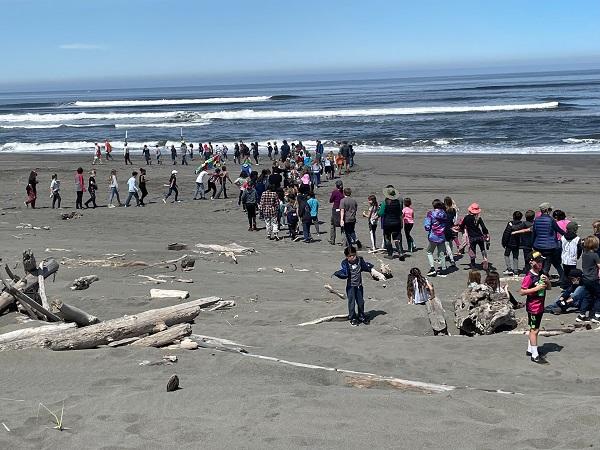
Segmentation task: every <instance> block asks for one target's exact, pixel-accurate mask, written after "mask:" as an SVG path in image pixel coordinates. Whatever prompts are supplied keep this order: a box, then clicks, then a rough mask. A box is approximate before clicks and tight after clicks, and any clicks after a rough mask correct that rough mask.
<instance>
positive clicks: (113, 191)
mask: <svg viewBox="0 0 600 450" xmlns="http://www.w3.org/2000/svg"><path fill="white" fill-rule="evenodd" d="M108 181H109V182H110V198H109V199H108V207H109V208H114V207H115V205H113V204H112V202H113V199H114V198H115V197H117V202H119V206H121V199H120V198H119V181H118V180H117V170H116V169H112V170H111V171H110V178H109V180H108Z"/></svg>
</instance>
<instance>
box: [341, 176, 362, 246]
mask: <svg viewBox="0 0 600 450" xmlns="http://www.w3.org/2000/svg"><path fill="white" fill-rule="evenodd" d="M351 196H352V189H350V188H349V187H347V188H344V198H343V199H342V200H341V201H340V226H341V227H342V229H343V230H344V234H345V235H346V246H347V247H353V246H354V245H356V247H358V248H359V249H360V248H362V244H361V243H360V241H359V240H358V239H357V238H356V231H355V230H356V212H357V211H358V203H357V202H356V200H354V199H353V198H352V197H351Z"/></svg>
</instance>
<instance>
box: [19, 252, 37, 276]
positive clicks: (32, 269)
mask: <svg viewBox="0 0 600 450" xmlns="http://www.w3.org/2000/svg"><path fill="white" fill-rule="evenodd" d="M23 269H25V272H26V273H35V274H37V270H38V265H37V262H36V261H35V256H34V255H33V252H32V251H31V249H28V250H25V251H24V252H23Z"/></svg>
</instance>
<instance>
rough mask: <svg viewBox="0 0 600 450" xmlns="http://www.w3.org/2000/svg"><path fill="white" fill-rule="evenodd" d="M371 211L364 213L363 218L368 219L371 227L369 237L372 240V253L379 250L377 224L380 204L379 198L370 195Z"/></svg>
mask: <svg viewBox="0 0 600 450" xmlns="http://www.w3.org/2000/svg"><path fill="white" fill-rule="evenodd" d="M368 201H369V210H368V211H366V212H364V213H363V216H364V217H366V218H367V222H368V226H369V237H370V238H371V251H375V250H377V222H378V221H379V214H378V213H377V212H378V211H379V203H377V197H375V196H374V195H369V197H368Z"/></svg>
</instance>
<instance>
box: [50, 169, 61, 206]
mask: <svg viewBox="0 0 600 450" xmlns="http://www.w3.org/2000/svg"><path fill="white" fill-rule="evenodd" d="M50 197H51V198H52V209H54V207H55V206H56V203H57V202H58V209H60V200H61V198H60V181H58V175H56V174H54V175H52V181H51V182H50Z"/></svg>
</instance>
